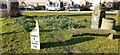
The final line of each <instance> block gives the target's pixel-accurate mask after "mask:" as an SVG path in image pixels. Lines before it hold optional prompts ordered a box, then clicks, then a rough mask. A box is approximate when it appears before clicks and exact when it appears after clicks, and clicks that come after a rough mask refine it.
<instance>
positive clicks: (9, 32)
mask: <svg viewBox="0 0 120 55" xmlns="http://www.w3.org/2000/svg"><path fill="white" fill-rule="evenodd" d="M13 33H18V32H14V31H13V32H6V33H2V35H5V34H13Z"/></svg>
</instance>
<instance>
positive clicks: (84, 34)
mask: <svg viewBox="0 0 120 55" xmlns="http://www.w3.org/2000/svg"><path fill="white" fill-rule="evenodd" d="M86 35H89V36H108V34H94V33H92V34H91V33H83V34H76V35H73V37H77V36H86Z"/></svg>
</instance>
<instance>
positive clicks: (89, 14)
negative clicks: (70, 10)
mask: <svg viewBox="0 0 120 55" xmlns="http://www.w3.org/2000/svg"><path fill="white" fill-rule="evenodd" d="M64 16H91V13H88V14H69V15H64Z"/></svg>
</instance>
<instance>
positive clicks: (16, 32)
mask: <svg viewBox="0 0 120 55" xmlns="http://www.w3.org/2000/svg"><path fill="white" fill-rule="evenodd" d="M23 14H24V15H33V14H34V15H38V16H41V15H65V16H67V17H69V18H72V19H74V20H82V19H84V18H86V19H87V20H89V21H91V14H90V13H83V14H82V13H54V12H52V13H50V12H32V13H31V12H25V13H23ZM107 17H113V18H115V19H116V20H117V21H116V27H118V26H119V25H120V18H119V17H117V16H116V15H113V14H112V15H111V14H108V15H107ZM0 23H2V53H68V52H69V51H70V49H72V50H73V49H75V50H76V51H77V52H79V53H118V40H119V37H120V29H119V28H118V29H117V31H118V33H117V34H116V35H115V39H113V40H109V39H106V37H107V36H106V35H99V34H96V35H95V34H89V35H83V36H81V35H78V36H76V37H72V35H71V33H70V32H69V31H67V30H51V31H49V30H48V31H47V30H41V31H40V42H41V49H40V50H34V49H31V47H30V36H29V35H30V32H23V31H22V30H21V29H20V26H19V25H16V23H15V22H14V19H11V18H10V19H3V21H0ZM54 36H60V37H54Z"/></svg>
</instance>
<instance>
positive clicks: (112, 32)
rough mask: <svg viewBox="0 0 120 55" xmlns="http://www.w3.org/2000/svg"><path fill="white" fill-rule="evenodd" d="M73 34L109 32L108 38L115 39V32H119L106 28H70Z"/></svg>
mask: <svg viewBox="0 0 120 55" xmlns="http://www.w3.org/2000/svg"><path fill="white" fill-rule="evenodd" d="M69 30H70V31H71V32H72V33H73V35H74V34H75V33H96V34H98V33H99V34H109V36H108V38H109V39H113V34H115V33H117V32H116V31H115V30H104V29H69Z"/></svg>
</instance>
